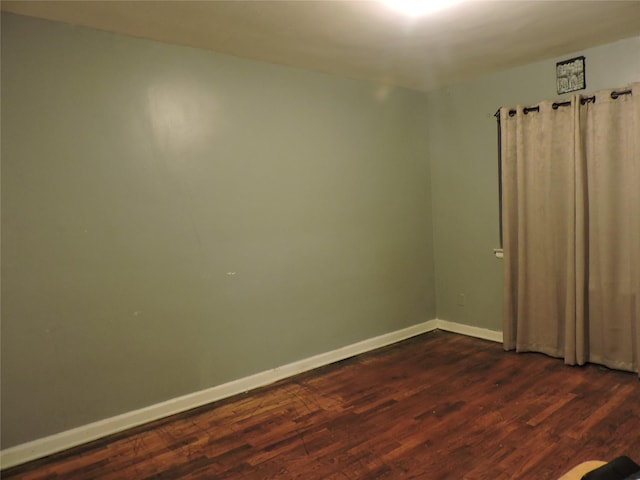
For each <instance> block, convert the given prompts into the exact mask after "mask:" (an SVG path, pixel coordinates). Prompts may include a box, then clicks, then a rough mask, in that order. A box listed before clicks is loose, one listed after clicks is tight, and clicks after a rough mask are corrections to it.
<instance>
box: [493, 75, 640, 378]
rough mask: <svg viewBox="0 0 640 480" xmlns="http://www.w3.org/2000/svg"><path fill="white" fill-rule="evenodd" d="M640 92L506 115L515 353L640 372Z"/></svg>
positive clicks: (509, 323)
mask: <svg viewBox="0 0 640 480" xmlns="http://www.w3.org/2000/svg"><path fill="white" fill-rule="evenodd" d="M639 85H640V84H636V85H634V86H633V87H632V88H633V92H632V94H630V95H620V96H618V97H617V98H612V95H611V92H612V91H610V90H609V91H601V92H597V93H596V94H595V98H596V100H595V102H584V101H581V100H583V99H582V98H581V97H580V96H579V95H576V96H574V97H573V98H572V99H571V105H570V106H560V107H558V106H556V108H554V105H553V103H552V102H542V103H540V104H539V105H538V106H539V111H531V110H527V109H526V108H525V107H523V106H518V107H517V108H516V109H515V110H516V113H515V115H510V114H509V109H507V108H503V109H501V111H500V124H501V139H502V143H501V145H502V151H501V158H502V186H503V197H502V198H503V210H502V219H503V243H504V245H503V246H504V280H505V283H504V286H505V295H504V347H505V349H508V350H510V349H516V350H517V351H537V352H543V353H546V354H548V355H552V356H556V357H561V358H564V361H565V363H567V364H572V365H573V364H584V363H585V362H595V363H601V364H604V365H607V366H610V367H612V368H618V369H623V370H630V371H635V372H638V365H639V364H640V315H639V312H640V290H639V285H640V273H639V272H640V264H639V263H638V262H640V193H639V192H640V165H639V162H640V149H639V143H640V140H639V138H640V102H639V100H640V91H639V90H640V88H639Z"/></svg>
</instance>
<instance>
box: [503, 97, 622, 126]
mask: <svg viewBox="0 0 640 480" xmlns="http://www.w3.org/2000/svg"><path fill="white" fill-rule="evenodd" d="M621 95H631V90H623V91H621V92H615V91H614V92H611V98H613V99H614V100H616V99H617V98H618V97H620V96H621ZM580 103H581V104H582V105H584V104H585V103H596V96H595V95H593V96H592V97H584V98H581V99H580ZM569 105H571V100H567V101H566V102H553V104H552V105H551V108H553V109H554V110H557V109H558V108H559V107H568V106H569ZM539 111H540V106H539V105H536V106H533V107H524V108H523V109H522V112H523V113H524V114H525V115H527V114H528V113H529V112H539ZM515 114H516V111H515V110H509V116H510V117H513V116H514V115H515ZM493 116H494V117H496V118H497V119H498V121H500V109H498V110H497V111H496V113H494V114H493Z"/></svg>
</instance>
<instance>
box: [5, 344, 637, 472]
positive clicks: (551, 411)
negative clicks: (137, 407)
mask: <svg viewBox="0 0 640 480" xmlns="http://www.w3.org/2000/svg"><path fill="white" fill-rule="evenodd" d="M622 454H626V455H629V456H630V457H631V458H633V459H635V460H636V461H637V462H638V461H640V381H639V380H638V377H637V375H634V374H631V373H624V372H617V371H612V370H608V369H606V368H604V367H598V366H595V365H589V366H587V367H568V366H565V365H564V364H563V363H562V361H561V360H557V359H551V358H548V357H546V356H544V355H542V354H515V353H505V352H504V351H503V350H502V347H501V345H499V344H496V343H492V342H487V341H483V340H477V339H472V338H468V337H464V336H460V335H455V334H451V333H444V332H439V331H436V332H431V333H428V334H425V335H421V336H419V337H415V338H413V339H410V340H407V341H405V342H402V343H399V344H396V345H393V346H391V347H387V348H384V349H381V350H377V351H375V352H371V353H368V354H365V355H361V356H359V357H356V358H352V359H349V360H345V361H343V362H339V363H337V364H334V365H330V366H328V367H324V368H321V369H318V370H314V371H313V372H308V373H305V374H302V375H299V376H297V377H295V378H292V379H288V380H285V381H282V382H279V383H277V384H274V385H271V386H268V387H265V388H262V389H260V390H257V391H254V392H251V393H248V394H244V395H241V396H237V397H234V398H232V399H227V400H225V401H222V402H218V403H216V404H212V405H209V406H206V407H202V408H199V409H197V410H193V411H191V412H186V413H183V414H180V415H177V416H174V417H171V418H168V419H163V420H160V421H157V422H154V423H151V424H147V425H144V426H141V427H138V428H136V429H133V430H130V431H127V432H123V433H121V434H117V435H114V436H112V437H109V438H106V439H103V440H99V441H96V442H93V443H91V444H88V445H84V446H82V447H79V448H76V449H73V450H70V451H67V452H63V453H61V454H57V455H54V456H51V457H49V458H46V459H42V460H37V461H35V462H31V463H29V464H25V465H21V466H18V467H15V468H13V469H10V470H7V471H5V472H3V475H2V478H4V479H6V480H9V479H25V480H35V479H83V480H85V479H101V480H110V479H120V480H121V479H136V480H141V479H220V480H222V479H248V480H254V479H255V480H264V479H276V478H277V479H305V480H314V479H323V480H325V479H409V478H415V479H428V480H447V479H452V480H453V479H456V480H460V479H466V480H489V479H490V480H503V479H535V480H546V479H550V480H552V479H556V478H558V477H559V476H561V475H562V474H563V473H564V472H566V471H567V470H569V469H571V468H572V467H573V466H575V465H576V464H578V463H580V462H583V461H586V460H605V461H606V460H611V459H613V458H614V457H616V456H618V455H622Z"/></svg>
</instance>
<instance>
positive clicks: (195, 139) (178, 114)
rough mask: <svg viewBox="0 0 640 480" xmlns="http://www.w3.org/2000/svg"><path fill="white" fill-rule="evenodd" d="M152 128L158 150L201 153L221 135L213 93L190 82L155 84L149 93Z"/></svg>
mask: <svg viewBox="0 0 640 480" xmlns="http://www.w3.org/2000/svg"><path fill="white" fill-rule="evenodd" d="M147 101H148V111H149V118H150V122H151V127H152V129H153V133H154V136H155V139H156V143H157V145H158V147H159V148H161V149H163V150H168V151H170V152H171V153H187V152H194V151H198V150H201V149H203V148H204V147H205V145H206V143H207V142H210V141H211V139H212V138H213V137H214V136H215V135H216V134H217V133H218V130H219V127H220V120H219V118H220V116H219V112H218V107H217V103H216V101H215V98H214V97H213V95H212V93H210V92H207V91H205V90H204V89H203V88H202V87H200V86H198V85H196V84H189V83H188V82H171V83H162V84H155V85H153V86H151V87H150V88H149V89H148V91H147Z"/></svg>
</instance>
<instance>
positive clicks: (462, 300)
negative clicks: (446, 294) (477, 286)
mask: <svg viewBox="0 0 640 480" xmlns="http://www.w3.org/2000/svg"><path fill="white" fill-rule="evenodd" d="M466 301H467V296H466V295H465V294H464V293H459V294H458V305H460V306H461V307H464V304H465V303H466Z"/></svg>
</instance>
